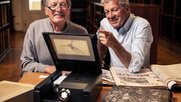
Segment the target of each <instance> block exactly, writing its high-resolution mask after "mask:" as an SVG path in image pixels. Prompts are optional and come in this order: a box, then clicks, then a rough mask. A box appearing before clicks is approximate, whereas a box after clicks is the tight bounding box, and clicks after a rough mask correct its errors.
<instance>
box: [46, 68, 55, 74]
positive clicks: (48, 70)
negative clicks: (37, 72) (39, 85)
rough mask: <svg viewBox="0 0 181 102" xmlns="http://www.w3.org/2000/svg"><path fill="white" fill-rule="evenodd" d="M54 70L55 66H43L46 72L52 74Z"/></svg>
mask: <svg viewBox="0 0 181 102" xmlns="http://www.w3.org/2000/svg"><path fill="white" fill-rule="evenodd" d="M55 71H56V68H55V66H47V67H46V68H45V72H46V73H48V74H52V73H53V72H55Z"/></svg>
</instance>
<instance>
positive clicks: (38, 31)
mask: <svg viewBox="0 0 181 102" xmlns="http://www.w3.org/2000/svg"><path fill="white" fill-rule="evenodd" d="M42 4H43V5H44V6H45V14H46V15H47V16H48V17H47V18H44V19H40V20H36V21H34V22H33V23H31V24H30V26H29V28H28V30H27V32H26V35H25V38H24V45H23V51H22V54H21V57H20V59H21V61H22V63H21V67H22V70H23V71H31V72H45V73H49V74H51V73H53V72H54V71H55V70H56V68H55V66H54V64H53V60H52V58H51V56H50V53H49V51H48V48H47V46H46V43H45V41H44V38H43V36H42V33H43V32H64V33H84V34H88V32H87V30H86V29H85V28H84V27H82V26H80V25H78V24H75V23H73V22H71V21H69V20H68V18H69V15H70V9H71V2H70V0H43V1H42Z"/></svg>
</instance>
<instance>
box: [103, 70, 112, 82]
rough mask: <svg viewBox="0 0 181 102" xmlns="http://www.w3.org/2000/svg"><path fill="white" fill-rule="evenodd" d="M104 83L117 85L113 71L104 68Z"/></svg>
mask: <svg viewBox="0 0 181 102" xmlns="http://www.w3.org/2000/svg"><path fill="white" fill-rule="evenodd" d="M102 84H104V85H115V83H114V79H113V77H112V75H111V72H110V71H109V70H106V69H102Z"/></svg>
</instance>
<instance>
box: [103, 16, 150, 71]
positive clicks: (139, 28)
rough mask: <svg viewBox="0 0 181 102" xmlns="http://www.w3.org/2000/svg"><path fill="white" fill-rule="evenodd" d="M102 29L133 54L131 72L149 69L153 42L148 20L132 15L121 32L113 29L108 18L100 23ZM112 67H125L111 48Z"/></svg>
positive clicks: (130, 65)
mask: <svg viewBox="0 0 181 102" xmlns="http://www.w3.org/2000/svg"><path fill="white" fill-rule="evenodd" d="M100 26H101V28H102V29H104V30H107V31H110V32H112V33H113V35H114V37H115V38H116V39H117V40H118V41H119V43H120V44H121V45H122V46H123V47H124V48H125V49H126V50H127V51H128V52H129V53H130V54H131V62H130V64H129V67H128V69H129V71H130V72H138V71H139V70H140V69H141V68H142V67H145V68H148V67H149V65H150V63H149V60H150V48H151V44H152V42H153V36H152V29H151V26H150V24H149V22H148V21H147V20H146V19H143V18H141V17H138V16H135V15H133V14H130V17H129V19H128V20H127V21H126V23H125V24H124V25H123V27H121V28H120V29H119V30H117V29H115V28H113V27H112V26H111V24H110V23H109V22H108V20H107V18H103V19H102V20H101V22H100ZM109 52H110V58H111V62H110V67H117V68H124V67H125V66H124V65H123V63H122V62H121V61H120V60H119V58H118V57H117V56H116V54H115V53H114V51H113V50H112V49H111V48H109Z"/></svg>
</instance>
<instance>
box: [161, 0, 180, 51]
mask: <svg viewBox="0 0 181 102" xmlns="http://www.w3.org/2000/svg"><path fill="white" fill-rule="evenodd" d="M180 5H181V1H180V0H162V2H161V7H162V8H161V25H160V28H161V37H164V38H167V39H168V41H169V42H170V49H171V50H173V51H177V50H179V51H177V53H180V54H181V40H180V39H181V35H180V34H181V30H180V26H181V12H180V9H181V7H180Z"/></svg>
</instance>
